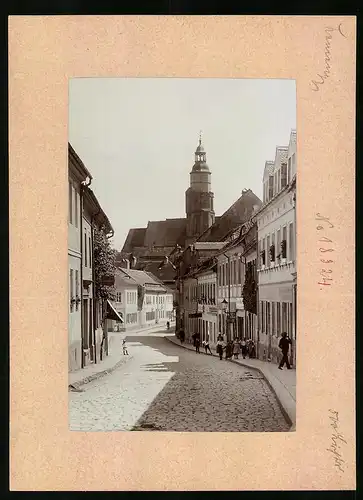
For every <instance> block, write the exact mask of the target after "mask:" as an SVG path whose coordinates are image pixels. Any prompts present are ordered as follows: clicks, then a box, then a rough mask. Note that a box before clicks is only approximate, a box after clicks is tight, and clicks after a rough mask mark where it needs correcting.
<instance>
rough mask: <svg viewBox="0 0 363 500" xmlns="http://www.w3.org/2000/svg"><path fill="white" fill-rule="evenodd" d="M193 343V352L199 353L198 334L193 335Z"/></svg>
mask: <svg viewBox="0 0 363 500" xmlns="http://www.w3.org/2000/svg"><path fill="white" fill-rule="evenodd" d="M194 345H195V352H197V353H198V354H199V353H200V350H199V347H200V337H199V335H196V336H195V341H194Z"/></svg>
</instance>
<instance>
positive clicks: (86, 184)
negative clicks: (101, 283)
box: [79, 177, 92, 368]
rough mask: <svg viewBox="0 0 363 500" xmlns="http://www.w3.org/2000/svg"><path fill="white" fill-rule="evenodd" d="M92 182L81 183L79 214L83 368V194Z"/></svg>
mask: <svg viewBox="0 0 363 500" xmlns="http://www.w3.org/2000/svg"><path fill="white" fill-rule="evenodd" d="M91 182H92V179H91V178H90V177H87V178H86V179H85V180H84V181H82V182H81V189H80V193H79V202H80V203H79V204H80V207H79V213H80V224H79V225H80V228H79V229H80V236H81V269H80V281H81V283H80V285H81V351H82V352H81V354H82V356H81V368H84V338H83V327H84V321H83V314H84V309H83V261H84V257H83V194H84V188H85V187H88V186H89V185H90V184H91Z"/></svg>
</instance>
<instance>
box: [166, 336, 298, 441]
mask: <svg viewBox="0 0 363 500" xmlns="http://www.w3.org/2000/svg"><path fill="white" fill-rule="evenodd" d="M164 339H166V340H168V341H169V342H171V343H172V344H174V345H176V346H178V347H182V348H183V349H187V350H188V351H192V349H189V348H188V347H187V346H186V345H182V344H177V343H176V342H174V341H173V340H171V338H170V337H164ZM201 354H204V355H207V356H210V354H206V353H205V352H202V351H201ZM212 356H215V357H218V354H215V353H212ZM230 363H235V364H236V365H240V366H241V365H242V366H244V367H245V368H250V369H251V370H255V371H257V372H259V373H260V374H261V375H262V377H263V379H264V380H265V381H266V383H267V385H268V386H269V388H270V390H271V391H272V393H273V394H274V396H275V398H276V401H277V403H278V405H279V407H280V410H281V412H282V414H283V416H284V418H285V420H286V422H287V424H288V425H289V426H290V429H289V432H295V431H296V423H293V422H292V420H291V418H290V416H289V414H288V412H287V411H286V409H285V407H284V406H283V404H282V402H281V401H280V398H279V397H278V395H277V393H276V391H275V389H274V388H273V386H272V385H271V382H270V381H269V380H268V378H267V377H266V375H265V374H264V373H263V371H262V370H261V369H260V368H257V367H256V366H250V365H248V364H247V363H243V361H240V360H238V361H237V360H235V359H231V360H230Z"/></svg>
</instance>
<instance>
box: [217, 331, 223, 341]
mask: <svg viewBox="0 0 363 500" xmlns="http://www.w3.org/2000/svg"><path fill="white" fill-rule="evenodd" d="M218 340H222V341H223V335H222V334H221V333H220V334H219V335H218V337H217V342H218Z"/></svg>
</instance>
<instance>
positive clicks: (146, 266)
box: [137, 261, 176, 283]
mask: <svg viewBox="0 0 363 500" xmlns="http://www.w3.org/2000/svg"><path fill="white" fill-rule="evenodd" d="M161 264H162V262H161V261H158V262H140V263H139V264H137V267H138V268H139V269H142V270H143V271H145V272H147V273H151V274H152V275H153V276H155V277H156V278H157V279H158V280H160V281H161V282H163V283H164V282H173V281H175V279H176V271H175V269H173V267H172V266H171V265H170V264H166V265H164V266H162V267H160V266H161Z"/></svg>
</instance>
